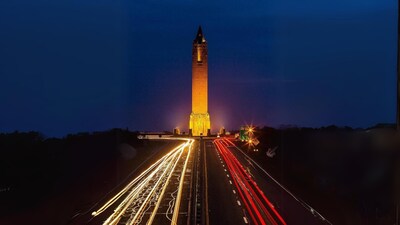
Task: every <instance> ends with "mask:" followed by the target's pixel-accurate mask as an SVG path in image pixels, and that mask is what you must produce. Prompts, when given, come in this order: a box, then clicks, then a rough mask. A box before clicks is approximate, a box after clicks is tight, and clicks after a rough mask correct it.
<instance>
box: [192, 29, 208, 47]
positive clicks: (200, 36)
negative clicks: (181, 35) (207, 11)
mask: <svg viewBox="0 0 400 225" xmlns="http://www.w3.org/2000/svg"><path fill="white" fill-rule="evenodd" d="M193 42H195V43H197V44H201V43H203V42H206V39H205V38H204V35H203V31H202V30H201V26H199V29H198V30H197V34H196V38H195V39H194V41H193Z"/></svg>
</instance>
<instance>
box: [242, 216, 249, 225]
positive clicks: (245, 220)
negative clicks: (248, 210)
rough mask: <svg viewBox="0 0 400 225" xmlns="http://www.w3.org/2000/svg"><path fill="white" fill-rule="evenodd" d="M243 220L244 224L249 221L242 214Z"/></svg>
mask: <svg viewBox="0 0 400 225" xmlns="http://www.w3.org/2000/svg"><path fill="white" fill-rule="evenodd" d="M243 220H244V223H246V224H248V223H249V221H247V218H246V217H244V216H243Z"/></svg>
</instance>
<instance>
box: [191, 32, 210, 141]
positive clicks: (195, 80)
mask: <svg viewBox="0 0 400 225" xmlns="http://www.w3.org/2000/svg"><path fill="white" fill-rule="evenodd" d="M189 129H190V132H191V134H192V135H193V136H208V135H210V129H211V122H210V114H209V113H208V60H207V41H206V39H205V38H204V36H203V32H202V30H201V27H199V30H198V31H197V35H196V38H195V39H194V40H193V49H192V113H191V114H190V121H189Z"/></svg>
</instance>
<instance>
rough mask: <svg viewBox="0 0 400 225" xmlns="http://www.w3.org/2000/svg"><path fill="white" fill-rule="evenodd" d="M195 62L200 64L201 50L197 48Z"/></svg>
mask: <svg viewBox="0 0 400 225" xmlns="http://www.w3.org/2000/svg"><path fill="white" fill-rule="evenodd" d="M197 62H201V50H200V48H199V47H197Z"/></svg>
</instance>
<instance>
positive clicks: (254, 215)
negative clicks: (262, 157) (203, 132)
mask: <svg viewBox="0 0 400 225" xmlns="http://www.w3.org/2000/svg"><path fill="white" fill-rule="evenodd" d="M168 139H169V140H175V141H180V142H182V143H181V144H179V145H178V146H177V147H175V148H173V149H171V150H169V151H168V152H167V153H166V154H165V155H163V156H159V157H161V158H159V159H156V160H154V163H153V164H151V165H150V166H149V167H148V168H145V169H142V171H143V172H142V173H141V174H140V175H138V176H137V177H136V178H134V179H133V180H131V181H130V182H128V183H127V184H126V185H125V186H124V187H122V188H120V190H118V191H117V193H114V196H111V197H108V199H106V200H103V201H102V202H101V204H96V206H95V207H93V208H92V209H93V210H91V211H90V214H91V218H90V219H89V222H88V223H87V224H103V225H116V224H128V225H130V224H132V225H133V224H135V225H138V224H149V225H150V224H171V225H190V224H193V225H210V224H211V225H214V224H215V225H225V224H226V225H235V224H255V225H286V224H296V225H297V224H300V225H302V224H304V225H314V224H330V223H329V221H327V220H326V219H325V218H323V217H322V216H321V215H320V214H318V212H317V211H316V210H315V209H313V208H312V207H310V206H309V205H307V204H306V203H305V202H303V201H302V200H301V199H299V198H297V197H296V196H295V195H293V194H292V193H290V191H288V190H287V189H286V188H285V187H283V186H282V185H281V184H279V183H278V182H277V181H276V180H275V179H274V178H273V177H271V176H270V175H269V174H268V173H267V172H266V171H265V170H264V169H263V168H262V167H261V166H260V165H258V164H257V163H256V162H255V161H254V160H253V159H251V158H250V157H249V156H248V155H246V154H245V153H244V152H243V151H242V150H241V149H240V148H238V147H237V146H236V145H235V144H234V140H230V139H226V138H217V139H213V138H204V139H191V138H168Z"/></svg>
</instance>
